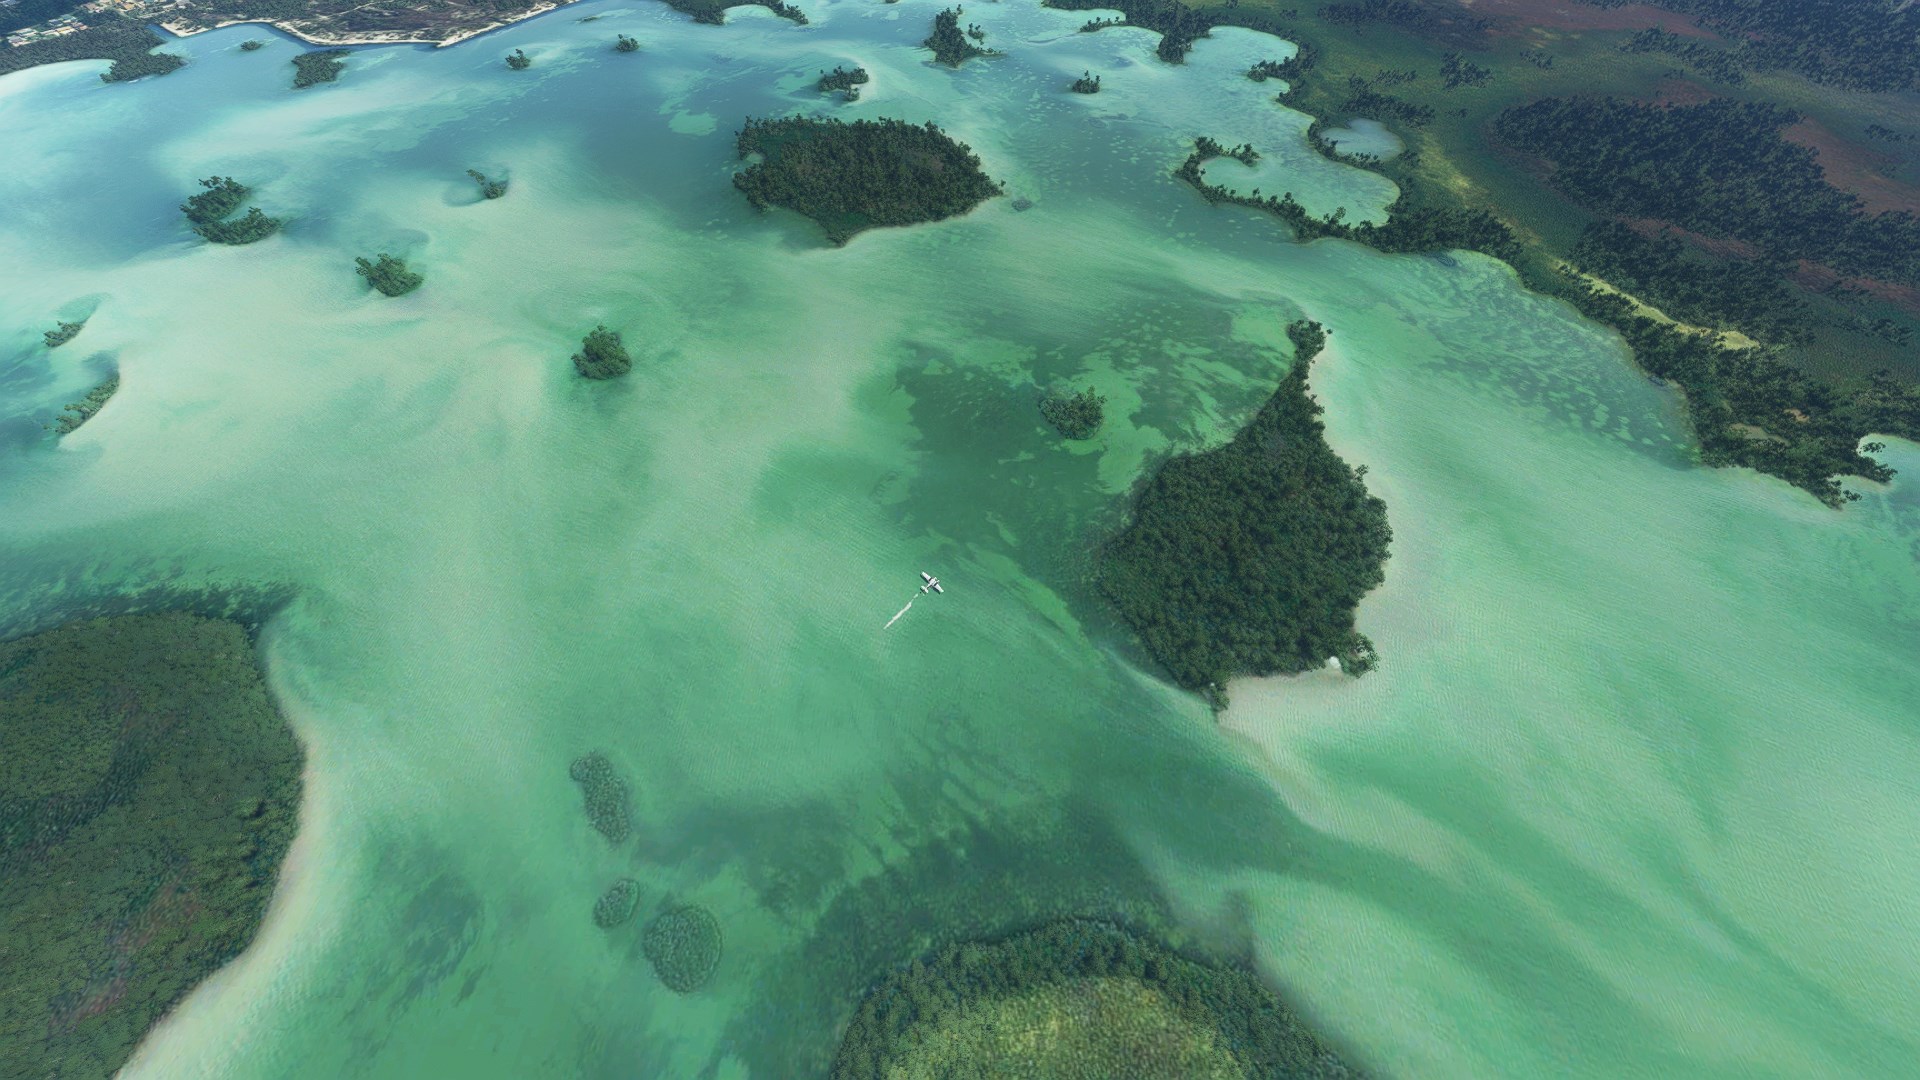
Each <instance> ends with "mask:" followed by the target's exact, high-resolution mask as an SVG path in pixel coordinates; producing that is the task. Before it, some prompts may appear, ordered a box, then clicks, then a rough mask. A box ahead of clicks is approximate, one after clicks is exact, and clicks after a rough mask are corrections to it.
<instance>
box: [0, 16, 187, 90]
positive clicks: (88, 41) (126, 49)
mask: <svg viewBox="0 0 1920 1080" xmlns="http://www.w3.org/2000/svg"><path fill="white" fill-rule="evenodd" d="M6 10H8V9H6V8H0V12H4V11H6ZM92 21H93V22H94V24H95V25H92V26H89V27H88V28H87V29H85V30H81V31H79V32H78V33H73V34H67V35H65V36H63V37H57V38H47V39H45V40H41V41H34V42H29V43H27V44H25V45H15V46H13V47H12V48H0V75H5V74H7V73H8V72H12V71H24V70H26V69H27V68H30V67H35V66H38V65H40V64H57V63H60V62H61V61H63V60H111V61H113V66H112V67H110V68H108V69H107V70H106V71H104V72H102V73H101V75H100V79H101V81H103V82H127V81H130V80H132V79H139V78H144V77H145V76H148V75H165V74H166V73H167V72H169V71H172V70H174V69H176V68H178V67H180V66H181V65H183V64H185V63H186V62H187V61H186V59H185V58H184V57H181V56H177V55H175V54H173V53H157V52H154V51H153V50H154V49H157V48H159V47H160V46H162V45H164V44H166V42H164V41H161V40H160V36H159V35H158V34H155V33H154V32H153V31H152V30H149V29H147V28H146V27H145V26H143V25H141V24H139V23H136V22H133V21H131V20H128V19H119V18H113V17H100V16H95V17H93V19H92Z"/></svg>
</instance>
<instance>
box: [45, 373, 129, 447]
mask: <svg viewBox="0 0 1920 1080" xmlns="http://www.w3.org/2000/svg"><path fill="white" fill-rule="evenodd" d="M119 389H120V376H118V375H109V376H108V377H107V380H106V381H105V382H103V383H101V384H100V385H99V386H96V387H94V388H93V389H91V390H89V391H87V396H86V397H83V398H81V399H80V400H79V401H74V402H69V403H68V404H66V405H64V406H62V407H61V409H60V415H59V416H56V417H54V420H53V430H54V431H55V432H56V433H58V434H61V435H68V434H71V433H73V432H74V431H75V430H77V429H78V428H79V427H80V425H81V424H84V423H86V422H87V421H89V420H91V419H93V418H94V415H95V414H96V413H98V412H99V411H100V410H101V409H104V408H106V407H107V399H108V398H110V397H112V396H113V395H114V394H115V393H116V392H118V391H119Z"/></svg>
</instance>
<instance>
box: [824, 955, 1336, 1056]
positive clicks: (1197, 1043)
mask: <svg viewBox="0 0 1920 1080" xmlns="http://www.w3.org/2000/svg"><path fill="white" fill-rule="evenodd" d="M1360 1075H1361V1074H1360V1073H1359V1071H1358V1070H1356V1069H1354V1068H1353V1067H1352V1066H1349V1065H1347V1064H1346V1063H1345V1062H1344V1061H1343V1060H1342V1059H1341V1058H1340V1055H1339V1054H1338V1053H1337V1052H1335V1051H1334V1049H1333V1048H1332V1047H1330V1046H1329V1045H1327V1044H1326V1043H1325V1042H1324V1041H1322V1040H1321V1039H1320V1038H1319V1037H1318V1036H1317V1035H1316V1034H1315V1033H1314V1032H1313V1031H1312V1030H1311V1029H1310V1028H1308V1027H1307V1026H1306V1025H1305V1024H1304V1023H1303V1022H1302V1021H1301V1019H1300V1018H1299V1017H1298V1016H1297V1015H1295V1014H1294V1013H1293V1012H1292V1011H1291V1010H1289V1009H1288V1008H1287V1007H1286V1005H1285V1004H1283V1003H1282V1002H1281V1001H1280V1000H1279V999H1278V998H1276V997H1275V996H1274V995H1273V993H1272V992H1271V991H1269V990H1268V989H1267V988H1266V987H1265V986H1264V985H1263V984H1262V983H1261V982H1260V980H1259V979H1258V978H1256V977H1255V976H1254V975H1252V974H1251V973H1249V972H1247V971H1244V970H1242V969H1240V968H1237V967H1230V966H1219V965H1212V964H1205V963H1201V962H1200V961H1198V960H1195V959H1192V958H1190V957H1186V956H1183V955H1181V954H1179V953H1177V952H1174V951H1173V950H1172V949H1169V948H1167V947H1166V946H1164V945H1162V944H1160V943H1158V942H1156V941H1153V940H1151V939H1149V938H1146V937H1143V936H1141V935H1138V934H1134V933H1131V932H1129V931H1127V930H1124V929H1121V928H1120V927H1117V926H1114V925H1112V924H1110V923H1105V922H1096V921H1091V920H1081V919H1067V920H1061V921H1058V922H1053V923H1049V924H1047V925H1045V926H1043V927H1041V928H1039V929H1037V930H1033V931H1029V932H1027V933H1024V934H1020V935H1017V936H1015V937H1011V938H1007V939H1004V940H1000V941H993V942H968V943H964V944H956V945H949V946H947V947H946V948H944V949H942V950H940V951H939V952H937V953H935V954H934V955H932V956H931V957H929V958H927V959H925V960H923V961H917V962H915V963H914V964H913V965H912V966H911V967H908V968H905V969H903V970H900V971H896V972H895V973H894V974H893V975H892V976H890V977H889V978H888V979H886V980H885V981H884V982H882V983H881V984H880V985H879V986H877V987H875V988H874V989H873V990H872V991H871V992H870V993H869V994H868V995H867V997H866V999H865V1000H864V1001H863V1002H861V1004H860V1007H859V1010H858V1011H857V1012H856V1013H855V1014H854V1017H853V1020H852V1021H851V1022H850V1023H848V1025H847V1031H846V1034H845V1036H844V1037H843V1038H842V1040H841V1044H840V1050H839V1053H838V1055H837V1056H836V1057H835V1059H834V1063H833V1073H832V1076H833V1080H922V1078H925V1080H933V1078H935V1077H940V1078H944V1080H973V1078H976V1077H977V1078H979V1080H987V1078H998V1077H1046V1078H1047V1080H1109V1078H1112V1077H1120V1076H1124V1077H1129V1078H1133V1080H1239V1078H1248V1080H1251V1078H1261V1080H1266V1078H1275V1080H1277V1078H1282V1077H1287V1078H1345V1077H1358V1076H1360Z"/></svg>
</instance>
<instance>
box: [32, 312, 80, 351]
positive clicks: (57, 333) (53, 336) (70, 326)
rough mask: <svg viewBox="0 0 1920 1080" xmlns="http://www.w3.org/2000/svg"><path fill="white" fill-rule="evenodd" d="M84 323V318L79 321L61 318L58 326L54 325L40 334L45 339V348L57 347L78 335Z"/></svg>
mask: <svg viewBox="0 0 1920 1080" xmlns="http://www.w3.org/2000/svg"><path fill="white" fill-rule="evenodd" d="M86 325H87V321H86V320H85V319H82V320H80V321H79V322H67V321H66V320H65V319H62V320H60V323H59V325H58V326H55V327H54V328H53V329H51V330H48V331H47V332H46V333H44V334H41V335H40V336H41V337H42V338H43V339H45V340H46V343H47V348H49V349H57V348H59V347H60V346H62V345H65V344H66V343H67V342H69V341H72V340H73V339H74V338H76V337H79V336H80V331H81V330H83V329H85V328H86Z"/></svg>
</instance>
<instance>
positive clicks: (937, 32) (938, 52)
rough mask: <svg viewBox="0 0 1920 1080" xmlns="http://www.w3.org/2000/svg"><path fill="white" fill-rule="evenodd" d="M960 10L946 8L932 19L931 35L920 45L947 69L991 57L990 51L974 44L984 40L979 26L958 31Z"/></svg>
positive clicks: (983, 34) (983, 33)
mask: <svg viewBox="0 0 1920 1080" xmlns="http://www.w3.org/2000/svg"><path fill="white" fill-rule="evenodd" d="M960 14H961V10H960V9H959V8H957V7H950V8H947V9H946V10H945V11H942V12H940V13H939V14H938V15H935V16H934V17H933V33H931V34H928V35H927V39H926V40H925V41H923V42H921V43H920V44H922V45H924V46H926V47H927V48H928V49H931V50H933V58H934V59H935V60H938V61H939V62H940V63H942V64H945V65H947V66H948V67H959V66H960V65H961V64H962V63H964V62H966V61H968V60H971V59H973V58H974V57H976V56H992V55H993V50H992V49H984V48H981V47H980V46H979V45H977V44H975V42H979V41H984V40H986V36H987V34H986V31H984V30H982V29H980V27H979V26H977V25H975V26H969V27H967V29H966V32H965V33H962V32H961V30H960Z"/></svg>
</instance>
